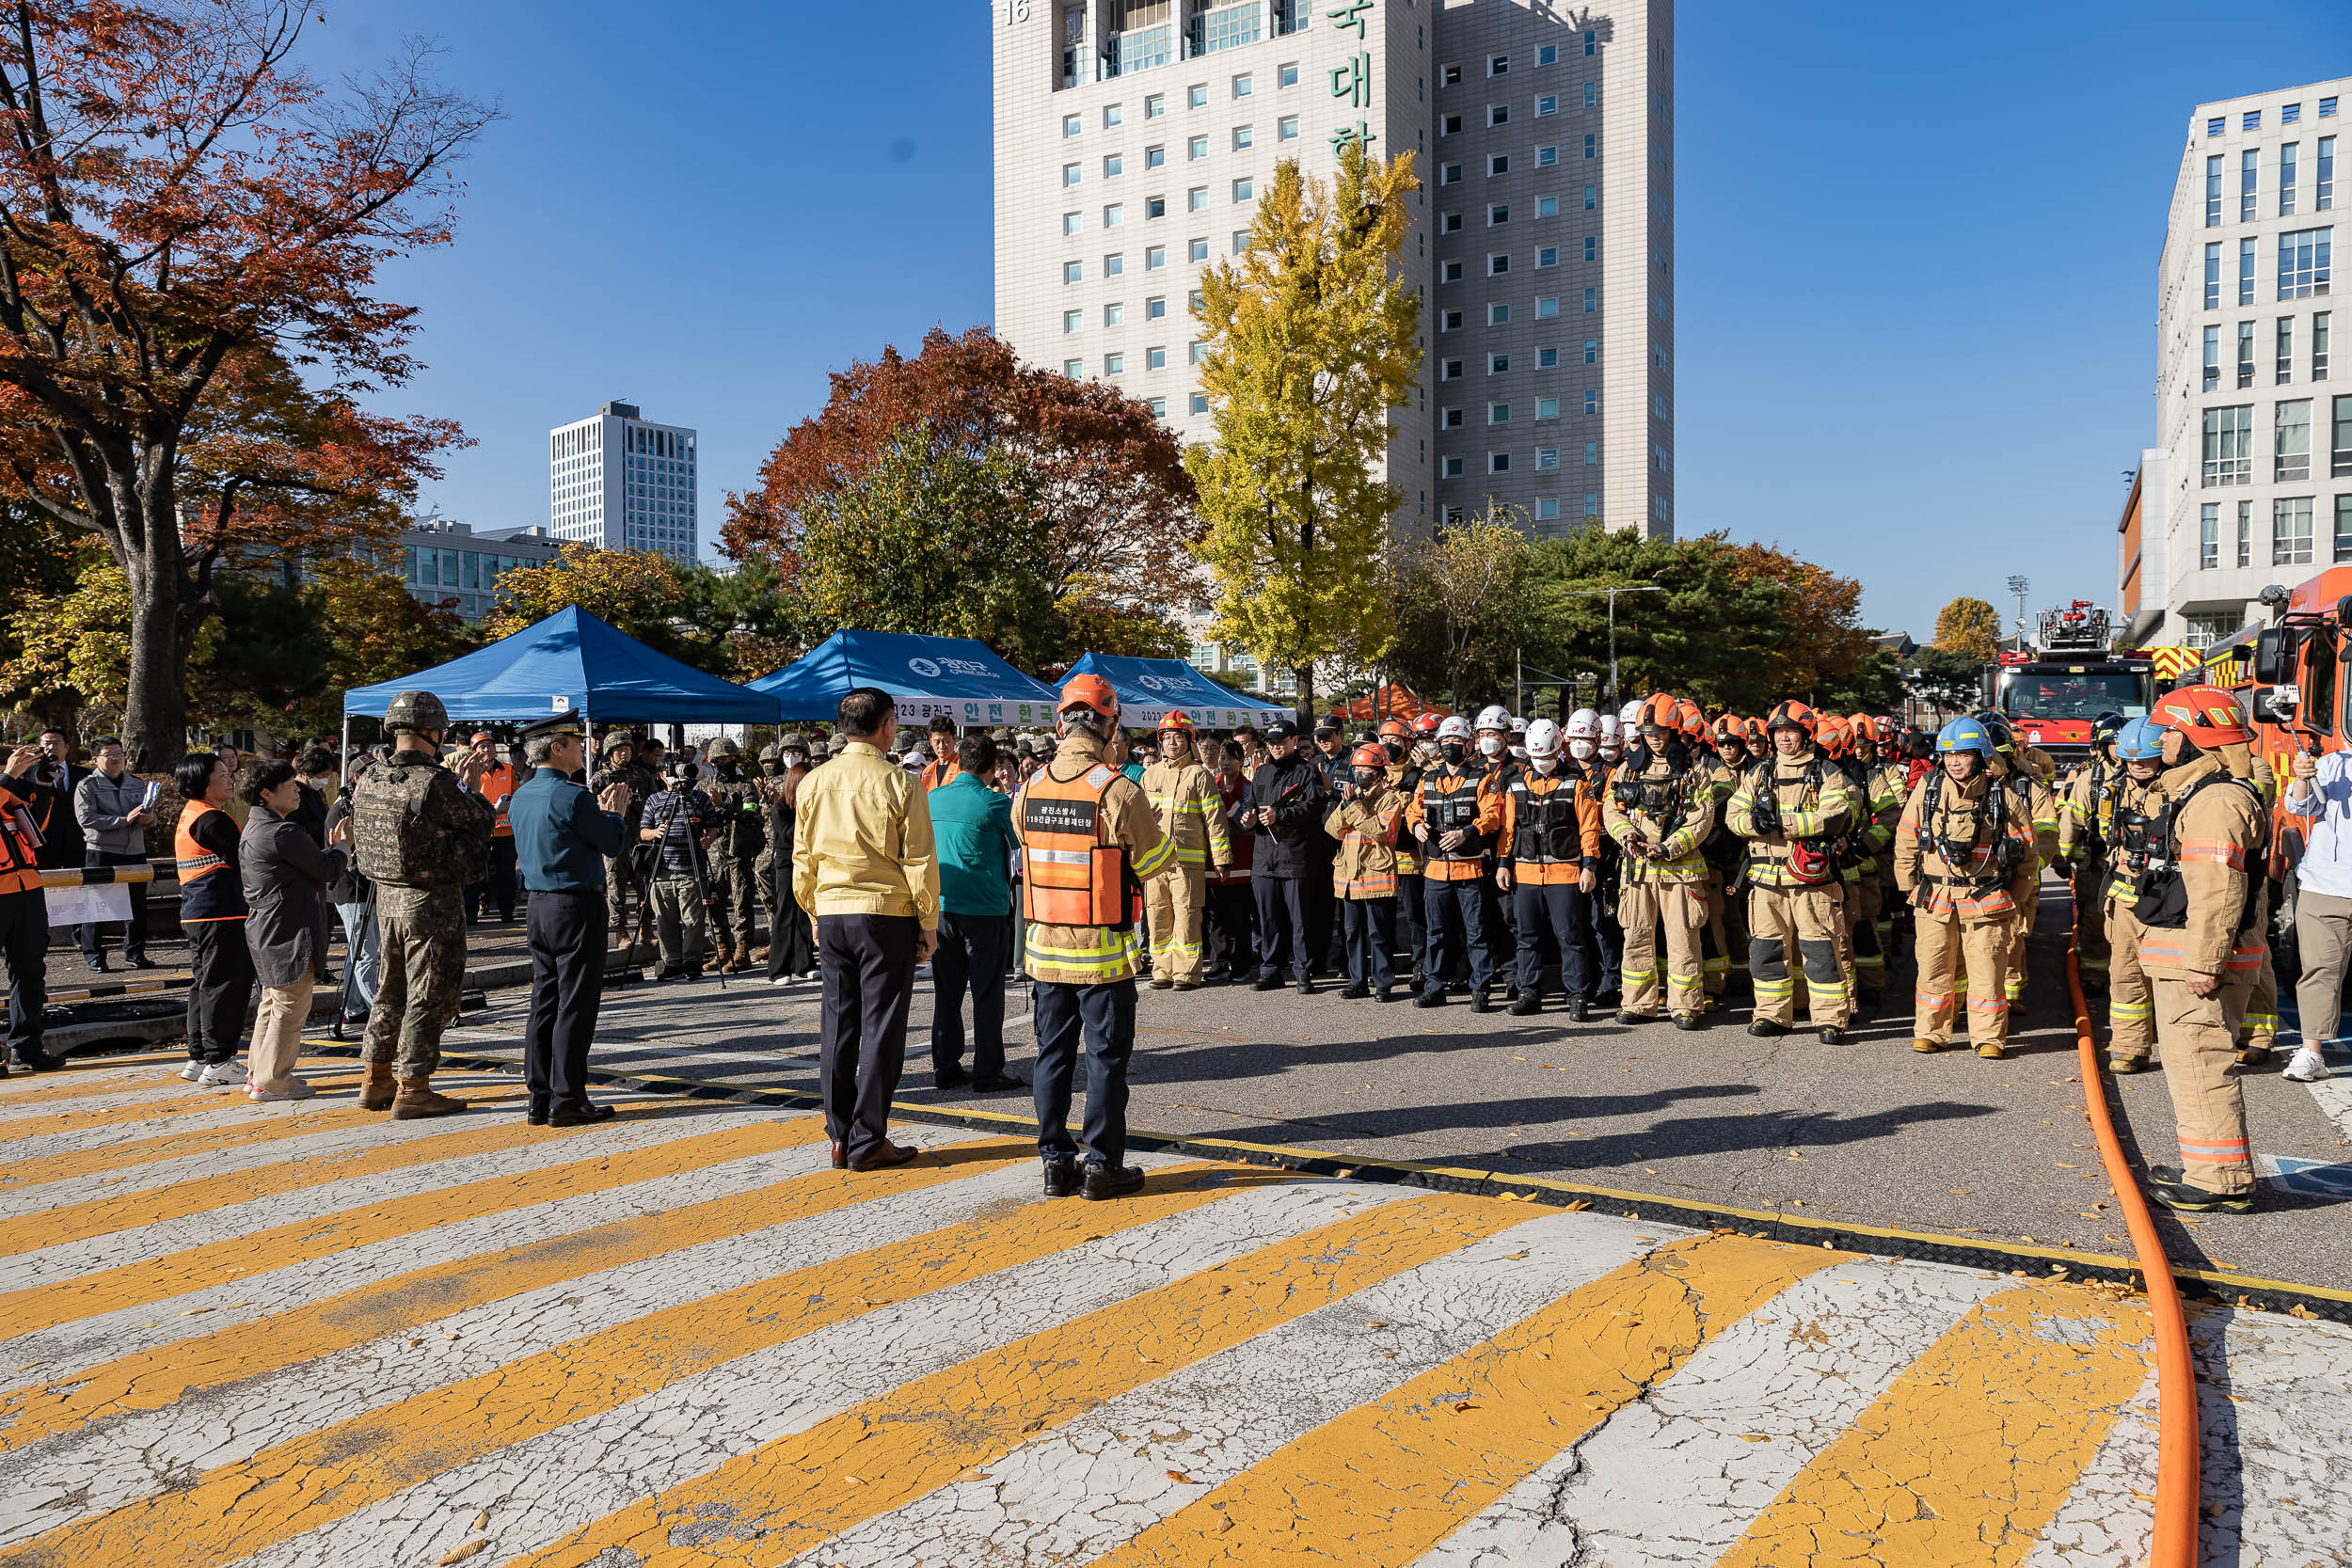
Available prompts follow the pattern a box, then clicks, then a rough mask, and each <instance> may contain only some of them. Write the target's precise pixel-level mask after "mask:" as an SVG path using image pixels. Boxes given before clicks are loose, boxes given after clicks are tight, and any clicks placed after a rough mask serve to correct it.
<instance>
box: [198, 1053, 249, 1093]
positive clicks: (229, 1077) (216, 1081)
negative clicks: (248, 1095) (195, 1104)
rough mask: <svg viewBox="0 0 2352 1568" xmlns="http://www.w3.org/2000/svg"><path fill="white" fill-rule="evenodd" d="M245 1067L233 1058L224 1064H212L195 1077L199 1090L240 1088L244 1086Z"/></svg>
mask: <svg viewBox="0 0 2352 1568" xmlns="http://www.w3.org/2000/svg"><path fill="white" fill-rule="evenodd" d="M245 1082H246V1073H245V1065H244V1064H243V1063H241V1062H239V1061H238V1060H236V1058H234V1057H230V1059H229V1060H228V1061H225V1062H212V1063H209V1064H207V1065H206V1067H205V1069H204V1070H203V1071H202V1072H201V1073H199V1074H198V1075H197V1080H196V1086H197V1087H198V1088H199V1089H226V1088H232V1087H233V1088H242V1087H243V1086H244V1085H245Z"/></svg>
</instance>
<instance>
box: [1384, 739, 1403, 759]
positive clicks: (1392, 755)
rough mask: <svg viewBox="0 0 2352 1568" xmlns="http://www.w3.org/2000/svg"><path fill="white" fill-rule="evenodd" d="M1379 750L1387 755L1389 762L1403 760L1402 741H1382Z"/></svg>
mask: <svg viewBox="0 0 2352 1568" xmlns="http://www.w3.org/2000/svg"><path fill="white" fill-rule="evenodd" d="M1380 749H1381V750H1382V751H1384V752H1388V753H1389V760H1390V761H1391V762H1403V761H1404V760H1405V743H1404V742H1403V741H1399V740H1389V741H1383V742H1382V743H1381V746H1380Z"/></svg>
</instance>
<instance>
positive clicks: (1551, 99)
mask: <svg viewBox="0 0 2352 1568" xmlns="http://www.w3.org/2000/svg"><path fill="white" fill-rule="evenodd" d="M1559 112H1560V98H1559V95H1558V94H1557V93H1545V94H1544V95H1542V96H1541V97H1539V98H1537V99H1536V100H1535V118H1536V119H1543V118H1544V116H1546V115H1556V114H1558V113H1559Z"/></svg>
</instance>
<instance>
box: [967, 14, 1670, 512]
mask: <svg viewBox="0 0 2352 1568" xmlns="http://www.w3.org/2000/svg"><path fill="white" fill-rule="evenodd" d="M993 27H994V31H995V35H996V46H995V113H996V127H995V135H996V148H995V151H996V330H997V331H998V333H999V334H1000V335H1002V336H1003V337H1004V338H1005V339H1006V340H1007V341H1009V342H1010V343H1011V344H1012V345H1013V347H1014V349H1015V350H1016V351H1017V352H1018V353H1019V354H1020V355H1021V356H1022V357H1023V358H1024V359H1025V360H1027V361H1029V362H1030V363H1033V364H1039V365H1044V366H1047V367H1049V368H1057V369H1059V370H1061V371H1063V372H1065V373H1067V374H1070V375H1073V376H1086V377H1100V378H1102V379H1103V380H1105V381H1109V382H1112V383H1114V384H1115V385H1117V386H1118V387H1120V388H1121V389H1122V390H1124V391H1126V392H1127V393H1129V394H1130V395H1131V396H1134V397H1137V398H1142V399H1145V400H1147V401H1148V402H1149V403H1150V404H1152V408H1153V409H1154V410H1155V411H1156V412H1158V413H1159V414H1160V416H1161V417H1162V418H1163V419H1165V420H1167V421H1168V424H1169V425H1170V426H1172V427H1173V428H1174V429H1175V431H1176V432H1177V434H1178V435H1179V436H1182V437H1184V439H1186V440H1191V441H1205V440H1209V439H1211V438H1213V436H1214V434H1215V426H1214V422H1213V420H1212V419H1211V417H1210V413H1209V405H1208V400H1207V398H1206V396H1205V395H1204V394H1203V393H1202V392H1201V391H1200V385H1199V379H1198V372H1197V370H1196V369H1195V364H1196V361H1195V359H1194V355H1195V353H1196V352H1197V350H1196V343H1197V341H1198V337H1199V328H1198V326H1197V325H1196V323H1195V322H1194V319H1193V314H1192V307H1193V303H1194V301H1195V299H1196V298H1197V294H1198V290H1199V288H1200V275H1201V273H1202V271H1203V270H1204V269H1205V268H1207V267H1208V266H1210V265H1212V264H1214V263H1215V262H1216V261H1223V260H1226V259H1228V258H1230V257H1232V256H1233V255H1234V254H1235V253H1236V252H1238V251H1239V250H1241V249H1242V248H1244V247H1245V245H1247V243H1248V231H1249V225H1250V219H1251V217H1252V215H1253V214H1254V212H1255V201H1256V198H1257V196H1258V194H1259V193H1260V192H1261V191H1263V189H1264V188H1265V184H1266V182H1267V181H1268V179H1269V178H1270V177H1271V176H1272V174H1273V172H1274V167H1275V165H1276V164H1277V163H1278V162H1279V161H1280V160H1282V159H1290V158H1295V159H1297V160H1298V161H1299V163H1300V165H1301V166H1302V168H1303V169H1304V171H1305V172H1307V173H1309V174H1311V175H1314V176H1317V177H1319V178H1324V179H1328V178H1329V177H1330V176H1331V174H1332V173H1333V172H1334V170H1335V167H1336V165H1337V160H1338V155H1339V152H1340V150H1342V149H1343V148H1344V147H1345V146H1346V145H1347V144H1348V143H1349V142H1350V141H1351V140H1355V139H1359V138H1368V139H1369V142H1370V146H1371V150H1373V151H1374V152H1375V154H1378V155H1381V156H1393V155H1394V154H1396V153H1398V152H1403V151H1409V152H1412V153H1414V154H1415V160H1414V161H1415V167H1416V169H1417V170H1418V172H1419V174H1420V176H1421V179H1422V190H1421V191H1420V192H1419V193H1417V194H1416V195H1415V196H1414V198H1413V211H1412V220H1413V221H1412V227H1411V230H1410V232H1409V233H1408V234H1407V236H1406V242H1405V248H1404V253H1403V256H1402V258H1401V259H1400V262H1399V264H1400V266H1401V267H1402V269H1403V274H1404V277H1405V278H1406V282H1407V283H1408V284H1409V285H1410V286H1411V287H1412V288H1413V289H1414V291H1415V292H1416V293H1418V294H1419V295H1420V296H1421V299H1422V339H1421V342H1422V349H1423V351H1424V355H1425V357H1424V361H1423V364H1422V376H1421V383H1422V384H1421V388H1420V389H1419V390H1417V391H1416V392H1415V393H1414V398H1413V406H1412V410H1411V414H1410V417H1409V418H1406V419H1404V420H1400V421H1399V422H1398V424H1397V426H1396V434H1395V438H1394V439H1393V440H1392V441H1391V443H1390V447H1389V478H1390V481H1391V483H1394V484H1395V485H1396V486H1397V487H1398V488H1399V489H1400V490H1401V491H1402V492H1403V493H1404V496H1405V503H1404V505H1403V507H1402V508H1401V509H1400V511H1399V514H1398V518H1397V522H1398V525H1399V526H1400V527H1402V528H1416V527H1417V528H1423V529H1425V528H1428V527H1431V526H1433V525H1434V524H1436V523H1437V522H1438V521H1440V520H1442V519H1444V518H1446V517H1448V516H1459V515H1464V514H1465V513H1475V512H1476V511H1478V510H1480V509H1481V508H1483V507H1484V506H1485V505H1486V502H1487V501H1488V499H1493V500H1494V501H1497V502H1501V503H1505V504H1509V505H1513V506H1517V507H1520V508H1523V509H1524V510H1525V515H1526V516H1527V518H1528V519H1529V520H1530V524H1531V526H1532V528H1533V529H1534V531H1535V532H1537V533H1541V534H1551V533H1561V532H1565V531H1568V530H1569V529H1572V528H1576V527H1581V526H1582V525H1584V524H1585V523H1587V522H1592V523H1599V524H1604V525H1606V526H1609V527H1612V528H1625V529H1638V530H1640V531H1644V532H1645V533H1649V534H1654V535H1661V536H1663V535H1671V534H1672V532H1673V531H1674V471H1673V470H1674V352H1673V349H1674V274H1673V259H1674V217H1673V209H1674V188H1673V171H1674V141H1673V117H1674V87H1673V81H1674V77H1673V64H1674V57H1673V44H1674V8H1673V3H1672V0H1624V3H1622V4H1617V5H1613V6H1606V7H1604V6H1593V7H1587V8H1581V9H1575V10H1571V9H1569V8H1551V7H1549V6H1547V5H1542V4H1538V3H1537V0H1241V3H1239V4H1232V5H1208V4H1203V3H1202V0H995V3H994V12H993Z"/></svg>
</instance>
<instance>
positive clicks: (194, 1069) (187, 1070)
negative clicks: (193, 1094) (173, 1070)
mask: <svg viewBox="0 0 2352 1568" xmlns="http://www.w3.org/2000/svg"><path fill="white" fill-rule="evenodd" d="M203 1075H204V1064H203V1063H202V1062H190V1063H189V1064H188V1065H187V1066H185V1067H183V1068H182V1069H180V1076H181V1078H182V1079H183V1080H185V1081H186V1082H188V1083H191V1084H193V1083H195V1082H196V1081H197V1080H198V1079H199V1078H201V1077H202V1076H203Z"/></svg>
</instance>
